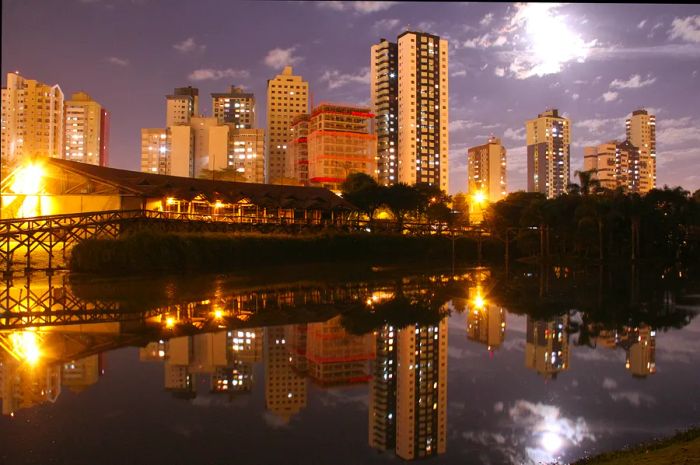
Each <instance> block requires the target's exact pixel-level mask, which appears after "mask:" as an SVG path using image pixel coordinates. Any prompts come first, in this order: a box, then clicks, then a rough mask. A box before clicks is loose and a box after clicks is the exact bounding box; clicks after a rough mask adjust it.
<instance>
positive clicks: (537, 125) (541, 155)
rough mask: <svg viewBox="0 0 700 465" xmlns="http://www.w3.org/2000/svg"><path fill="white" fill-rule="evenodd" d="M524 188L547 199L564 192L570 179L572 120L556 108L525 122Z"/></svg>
mask: <svg viewBox="0 0 700 465" xmlns="http://www.w3.org/2000/svg"><path fill="white" fill-rule="evenodd" d="M525 130H526V143H527V190H528V192H541V193H543V194H545V195H546V196H547V198H552V197H556V196H558V195H561V194H564V193H565V192H566V190H567V186H568V184H569V179H570V174H569V171H570V160H569V158H570V141H571V122H570V121H569V120H568V119H567V118H564V117H562V116H559V111H558V110H556V109H551V110H547V111H545V112H544V113H541V114H539V115H537V118H535V119H532V120H529V121H527V122H526V123H525Z"/></svg>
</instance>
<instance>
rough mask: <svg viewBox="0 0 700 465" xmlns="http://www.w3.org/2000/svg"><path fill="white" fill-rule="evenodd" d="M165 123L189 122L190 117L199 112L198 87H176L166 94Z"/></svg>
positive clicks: (173, 124)
mask: <svg viewBox="0 0 700 465" xmlns="http://www.w3.org/2000/svg"><path fill="white" fill-rule="evenodd" d="M165 98H166V110H165V125H166V126H176V125H179V124H189V123H190V118H191V117H192V116H194V115H197V114H199V89H197V88H196V87H192V86H189V87H178V88H175V90H174V91H173V93H172V94H170V95H166V96H165Z"/></svg>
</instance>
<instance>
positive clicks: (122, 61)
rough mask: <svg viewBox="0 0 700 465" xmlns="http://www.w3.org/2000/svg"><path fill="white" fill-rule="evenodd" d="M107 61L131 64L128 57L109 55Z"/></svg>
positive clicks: (122, 64) (115, 63)
mask: <svg viewBox="0 0 700 465" xmlns="http://www.w3.org/2000/svg"><path fill="white" fill-rule="evenodd" d="M107 61H108V62H109V63H112V64H113V65H117V66H129V60H127V59H126V58H119V57H109V58H107Z"/></svg>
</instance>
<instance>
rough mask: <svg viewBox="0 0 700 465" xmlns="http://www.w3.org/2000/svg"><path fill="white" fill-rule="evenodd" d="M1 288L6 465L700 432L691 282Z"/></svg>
mask: <svg viewBox="0 0 700 465" xmlns="http://www.w3.org/2000/svg"><path fill="white" fill-rule="evenodd" d="M337 268H338V266H318V267H314V266H308V267H293V268H283V267H278V268H270V269H264V270H260V271H256V272H255V273H243V272H241V273H232V274H230V275H199V276H174V277H158V278H156V277H152V278H129V279H107V278H99V279H97V278H91V277H85V276H83V277H75V276H68V275H64V274H54V275H53V276H50V277H47V276H45V275H44V274H41V273H34V274H33V275H32V276H31V277H30V278H26V277H17V276H15V278H14V281H12V282H6V283H5V284H4V285H2V286H3V288H2V294H0V306H1V307H2V310H3V313H2V314H0V346H1V347H2V348H1V349H0V387H1V390H0V402H1V403H2V415H1V416H0V463H3V464H52V463H56V464H142V463H143V464H160V463H164V464H173V465H175V464H195V463H196V464H233V463H245V464H248V463H250V464H275V463H304V464H310V463H313V464H315V463H319V464H325V463H334V464H380V463H398V462H399V461H401V460H417V459H423V458H427V462H426V463H455V464H521V463H522V464H538V463H569V462H571V461H575V460H578V459H580V458H582V457H585V456H587V455H590V454H596V453H600V452H603V451H608V450H614V449H618V448H621V447H623V446H625V445H629V444H636V443H638V442H641V441H645V440H649V439H652V438H657V437H662V436H669V435H671V434H673V433H674V432H675V431H676V430H679V429H686V428H688V427H690V426H692V425H698V424H700V395H699V394H698V393H700V370H699V369H698V367H699V366H700V363H699V362H700V319H699V318H696V316H697V313H698V310H700V283H698V281H697V280H696V279H693V278H689V277H688V275H687V273H686V272H685V271H684V270H677V269H663V270H656V269H654V268H653V267H625V268H623V269H618V268H580V269H579V268H571V267H565V266H540V267H533V268H526V267H517V268H512V269H510V270H507V272H506V270H503V269H496V268H493V269H492V268H484V267H480V268H469V269H466V268H465V269H458V270H455V271H454V272H453V271H452V270H443V269H420V268H413V269H410V268H371V267H349V268H345V269H343V270H338V269H337Z"/></svg>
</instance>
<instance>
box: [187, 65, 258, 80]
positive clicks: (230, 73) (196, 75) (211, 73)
mask: <svg viewBox="0 0 700 465" xmlns="http://www.w3.org/2000/svg"><path fill="white" fill-rule="evenodd" d="M249 77H250V73H249V72H248V71H247V70H244V69H241V70H239V69H232V68H227V69H212V68H203V69H197V70H194V71H192V72H191V73H190V75H189V76H188V79H189V80H190V81H217V80H219V79H223V78H232V79H246V78H249Z"/></svg>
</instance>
